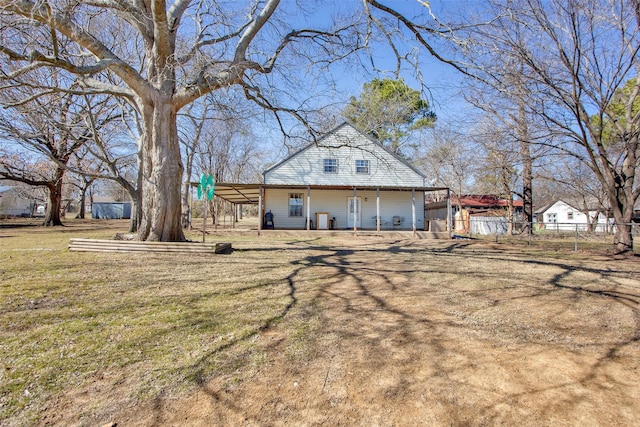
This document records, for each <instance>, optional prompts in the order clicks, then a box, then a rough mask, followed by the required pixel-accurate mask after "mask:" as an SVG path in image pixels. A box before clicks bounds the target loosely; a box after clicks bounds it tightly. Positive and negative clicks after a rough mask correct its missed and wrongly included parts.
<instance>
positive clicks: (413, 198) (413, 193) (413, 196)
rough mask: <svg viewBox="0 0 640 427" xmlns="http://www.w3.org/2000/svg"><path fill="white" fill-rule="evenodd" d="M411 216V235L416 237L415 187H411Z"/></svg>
mask: <svg viewBox="0 0 640 427" xmlns="http://www.w3.org/2000/svg"><path fill="white" fill-rule="evenodd" d="M411 218H412V223H413V237H414V238H415V237H416V189H415V188H412V189H411Z"/></svg>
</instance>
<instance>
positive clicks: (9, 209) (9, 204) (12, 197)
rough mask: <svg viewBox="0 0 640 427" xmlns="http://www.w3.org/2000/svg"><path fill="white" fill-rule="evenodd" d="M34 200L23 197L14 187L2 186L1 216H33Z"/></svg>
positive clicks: (0, 191)
mask: <svg viewBox="0 0 640 427" xmlns="http://www.w3.org/2000/svg"><path fill="white" fill-rule="evenodd" d="M32 206H33V202H32V201H31V200H28V199H25V198H22V197H20V196H19V195H18V193H17V192H16V190H14V189H13V188H8V187H3V188H0V217H3V218H4V217H16V216H31V209H32Z"/></svg>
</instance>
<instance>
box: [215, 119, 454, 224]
mask: <svg viewBox="0 0 640 427" xmlns="http://www.w3.org/2000/svg"><path fill="white" fill-rule="evenodd" d="M263 176H264V184H225V183H221V184H216V195H217V196H219V197H222V198H223V199H225V200H228V201H230V202H232V203H252V202H253V203H255V202H257V203H258V205H259V212H260V217H261V218H262V220H263V221H262V223H261V228H275V229H285V230H286V229H289V230H296V229H297V230H305V229H308V230H310V229H317V230H329V229H336V230H378V231H379V230H414V231H415V230H424V229H425V225H427V227H428V221H427V224H425V192H428V191H438V190H446V189H445V188H434V187H426V186H425V176H424V175H423V174H422V173H421V172H419V171H418V170H416V169H415V168H414V167H412V166H411V165H410V164H408V163H407V162H406V161H405V160H403V159H402V158H400V157H398V156H396V155H395V154H393V153H392V152H390V151H389V150H387V149H386V148H384V147H383V146H382V145H381V144H379V143H378V142H376V141H374V140H372V139H370V138H369V137H368V136H366V135H364V134H363V133H362V132H360V131H358V130H357V129H356V128H355V127H354V126H353V125H351V124H349V123H343V124H342V125H340V126H338V127H336V128H335V129H333V130H332V131H330V132H329V133H327V134H326V135H325V136H323V137H322V138H320V139H319V140H317V141H316V142H314V143H311V144H309V145H307V146H305V147H304V148H302V149H301V150H299V151H298V152H296V153H294V154H292V155H291V156H289V157H287V158H286V159H283V160H282V161H280V162H278V163H277V164H275V165H273V166H272V167H270V168H269V169H267V170H266V171H264V173H263ZM265 217H266V219H267V220H268V221H265Z"/></svg>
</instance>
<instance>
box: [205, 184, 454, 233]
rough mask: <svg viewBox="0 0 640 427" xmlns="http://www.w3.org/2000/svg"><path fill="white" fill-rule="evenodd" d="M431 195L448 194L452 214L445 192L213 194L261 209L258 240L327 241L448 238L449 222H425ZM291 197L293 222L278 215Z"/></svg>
mask: <svg viewBox="0 0 640 427" xmlns="http://www.w3.org/2000/svg"><path fill="white" fill-rule="evenodd" d="M194 186H197V183H195V184H194ZM433 192H439V193H442V192H445V193H446V195H447V198H446V200H447V210H448V212H449V213H450V212H451V206H450V204H449V203H448V199H449V198H448V196H449V191H448V189H447V188H444V187H380V186H357V187H354V186H335V185H334V186H326V185H280V184H236V183H217V184H216V187H215V193H214V194H215V197H218V198H220V199H222V200H224V201H226V202H228V203H230V204H231V205H233V206H235V205H247V204H251V205H257V208H258V209H257V210H258V221H257V224H256V230H255V231H257V233H258V234H259V235H260V234H264V233H268V234H270V233H274V232H277V233H279V234H283V233H285V234H291V233H293V234H296V233H300V232H304V233H306V235H310V234H315V233H323V234H322V235H324V236H326V235H327V234H336V235H342V234H344V233H358V234H361V235H364V234H375V235H387V234H389V235H391V234H393V233H396V234H397V235H398V236H400V233H401V234H402V235H403V236H406V235H408V236H412V237H414V238H445V237H446V238H448V237H450V233H451V226H450V221H446V220H440V221H431V220H428V219H425V213H424V212H425V202H424V201H425V195H426V194H429V193H433ZM285 195H286V196H285ZM293 196H295V199H296V201H295V203H298V204H299V206H297V207H295V209H297V211H296V212H295V214H296V215H295V218H294V217H292V216H291V215H287V211H285V210H283V209H284V208H281V209H279V210H276V209H275V206H276V205H275V202H276V199H277V198H278V197H280V198H281V199H282V198H283V197H289V198H291V197H293ZM329 200H332V201H331V202H329ZM336 200H337V201H336ZM281 205H282V200H280V201H279V206H281ZM289 213H290V212H289ZM274 217H275V220H274ZM447 217H449V218H450V215H448V216H447ZM265 218H266V219H267V220H268V221H265Z"/></svg>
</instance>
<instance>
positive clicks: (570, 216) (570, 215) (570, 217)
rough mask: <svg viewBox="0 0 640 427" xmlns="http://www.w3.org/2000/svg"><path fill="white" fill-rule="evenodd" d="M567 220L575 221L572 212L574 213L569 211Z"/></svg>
mask: <svg viewBox="0 0 640 427" xmlns="http://www.w3.org/2000/svg"><path fill="white" fill-rule="evenodd" d="M567 219H568V220H569V221H571V220H573V212H572V211H568V212H567Z"/></svg>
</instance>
